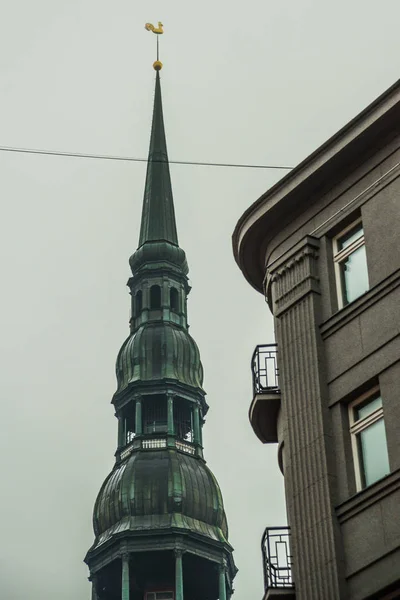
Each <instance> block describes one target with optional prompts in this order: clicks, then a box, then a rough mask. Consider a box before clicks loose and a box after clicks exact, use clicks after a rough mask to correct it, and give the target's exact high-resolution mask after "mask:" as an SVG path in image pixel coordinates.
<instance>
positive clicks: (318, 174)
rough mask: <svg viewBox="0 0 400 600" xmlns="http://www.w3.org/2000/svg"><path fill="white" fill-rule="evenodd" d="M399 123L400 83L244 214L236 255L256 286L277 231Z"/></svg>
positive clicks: (237, 232) (236, 235)
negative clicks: (265, 249) (267, 243)
mask: <svg viewBox="0 0 400 600" xmlns="http://www.w3.org/2000/svg"><path fill="white" fill-rule="evenodd" d="M399 124H400V80H399V81H397V82H396V83H395V84H394V85H393V86H392V87H391V88H389V89H388V90H387V91H386V92H384V93H383V94H382V95H381V96H380V97H379V98H377V99H376V100H375V101H374V102H372V104H370V105H369V106H368V107H367V108H366V109H365V110H364V111H362V112H361V113H360V114H359V115H357V116H356V117H355V118H354V119H353V120H352V121H350V122H349V123H348V124H347V125H346V126H345V127H343V128H342V129H341V130H340V131H338V132H337V133H336V134H335V135H334V136H332V137H331V138H330V139H329V140H328V141H327V142H325V143H324V144H323V145H322V146H320V147H319V148H318V149H317V150H316V151H315V152H313V153H312V154H311V155H310V156H309V157H307V158H306V159H305V160H304V161H303V162H301V163H300V164H299V165H298V166H297V167H296V168H294V169H293V170H292V171H291V172H290V173H288V174H287V175H286V176H285V177H283V178H282V179H281V180H280V181H278V183H277V184H275V185H274V186H272V187H271V188H270V189H269V190H268V191H267V192H265V194H263V195H262V196H261V197H260V198H259V199H258V200H257V201H256V202H254V203H253V204H252V205H251V206H250V207H249V208H248V209H247V210H246V211H245V212H244V213H243V215H242V216H241V217H240V219H239V221H238V223H237V225H236V227H235V230H234V232H233V235H232V245H233V253H234V256H235V260H236V262H237V264H238V265H239V267H240V269H241V270H242V272H243V274H244V276H245V277H246V279H247V280H248V282H249V283H250V284H251V285H252V286H253V287H255V288H256V289H257V290H258V291H259V292H262V279H263V276H264V273H263V269H264V265H263V256H262V252H260V249H261V246H262V245H263V243H264V244H265V240H268V239H270V238H272V237H273V235H274V231H275V230H276V228H277V226H279V224H281V223H282V221H283V220H285V219H287V215H290V213H291V212H292V211H293V210H298V209H299V205H301V204H302V203H307V202H309V198H310V196H311V195H312V193H315V191H316V190H318V189H322V188H323V186H324V185H326V182H327V181H329V180H333V179H334V178H335V177H337V175H338V174H339V173H340V172H342V171H344V170H346V169H347V170H348V169H349V165H351V164H354V163H355V162H356V161H358V162H359V160H360V156H363V155H365V154H366V153H368V151H372V150H373V149H374V148H376V147H377V146H378V143H379V140H382V139H385V138H386V137H387V136H388V135H392V136H394V135H395V134H396V130H397V131H398V130H399V127H400V125H399Z"/></svg>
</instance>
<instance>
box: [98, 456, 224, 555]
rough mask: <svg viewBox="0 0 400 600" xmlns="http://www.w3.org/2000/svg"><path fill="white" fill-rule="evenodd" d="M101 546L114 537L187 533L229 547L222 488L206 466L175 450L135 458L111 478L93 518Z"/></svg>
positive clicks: (111, 474) (123, 464)
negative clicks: (132, 534) (154, 533)
mask: <svg viewBox="0 0 400 600" xmlns="http://www.w3.org/2000/svg"><path fill="white" fill-rule="evenodd" d="M93 525H94V531H95V535H96V541H95V547H98V546H100V545H101V544H103V543H104V542H106V541H107V540H109V539H110V538H111V537H113V536H121V535H126V534H127V533H129V532H135V533H139V532H144V531H145V532H148V530H149V529H150V528H151V529H152V530H155V531H156V530H164V531H165V530H170V529H171V528H173V529H174V530H182V532H189V533H190V534H200V535H201V536H206V537H207V538H210V539H211V540H215V541H218V542H227V538H228V526H227V521H226V517H225V512H224V507H223V501H222V495H221V492H220V489H219V486H218V483H217V481H216V479H215V477H214V475H213V474H212V473H211V471H210V469H209V468H208V467H207V466H206V464H205V463H204V462H203V461H197V460H195V459H193V457H192V456H190V455H186V454H184V453H182V452H176V451H174V450H167V449H166V450H158V451H147V452H137V453H133V454H132V455H131V456H130V457H129V459H128V460H127V461H125V462H123V463H121V464H119V465H117V466H116V467H115V468H114V469H113V471H112V472H111V473H110V475H109V476H108V477H107V478H106V480H105V482H104V484H103V486H102V488H101V490H100V493H99V495H98V497H97V500H96V504H95V507H94V514H93Z"/></svg>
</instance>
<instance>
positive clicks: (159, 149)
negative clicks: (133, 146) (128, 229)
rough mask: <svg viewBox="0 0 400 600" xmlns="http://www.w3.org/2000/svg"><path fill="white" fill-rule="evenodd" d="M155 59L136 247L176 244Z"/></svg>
mask: <svg viewBox="0 0 400 600" xmlns="http://www.w3.org/2000/svg"><path fill="white" fill-rule="evenodd" d="M161 66H162V65H161V63H160V62H159V61H156V62H155V63H154V68H155V70H156V73H157V74H156V85H155V95H154V109H153V123H152V128H151V137H150V148H149V158H148V163H147V175H146V185H145V189H144V198H143V208H142V221H141V226H140V236H139V246H142V245H143V244H145V243H146V242H154V241H161V240H163V241H167V242H170V243H171V244H174V245H176V246H177V245H178V235H177V231H176V222H175V210H174V201H173V196H172V186H171V176H170V172H169V163H168V153H167V142H166V139H165V129H164V117H163V109H162V99H161V84H160V69H161Z"/></svg>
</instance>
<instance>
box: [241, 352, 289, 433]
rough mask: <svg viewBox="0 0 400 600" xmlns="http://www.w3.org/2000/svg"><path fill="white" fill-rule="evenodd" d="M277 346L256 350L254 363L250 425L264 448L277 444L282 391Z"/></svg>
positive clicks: (252, 362)
mask: <svg viewBox="0 0 400 600" xmlns="http://www.w3.org/2000/svg"><path fill="white" fill-rule="evenodd" d="M277 356H278V346H277V344H263V345H260V346H256V349H255V350H254V353H253V356H252V359H251V371H252V376H253V400H252V402H251V405H250V409H249V419H250V424H251V426H252V428H253V431H254V433H255V434H256V436H257V437H258V439H259V440H261V441H262V442H263V444H271V443H274V442H277V441H278V415H279V410H280V406H281V390H280V387H279V380H278V362H277Z"/></svg>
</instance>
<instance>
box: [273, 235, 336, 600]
mask: <svg viewBox="0 0 400 600" xmlns="http://www.w3.org/2000/svg"><path fill="white" fill-rule="evenodd" d="M267 285H268V286H269V288H270V289H269V292H270V297H271V298H272V305H273V311H274V316H275V318H276V319H277V327H276V335H277V341H278V345H279V357H280V360H279V369H280V374H281V377H280V381H281V387H282V411H283V419H284V422H285V425H284V444H285V459H286V465H285V490H286V499H287V510H288V520H289V524H290V525H291V528H292V540H293V542H292V545H293V548H292V550H293V557H294V577H295V584H296V598H297V599H298V600H321V599H322V598H323V599H324V600H339V599H341V598H344V597H345V595H344V594H345V592H344V584H345V580H344V576H343V569H342V560H343V554H342V552H341V549H340V537H339V530H338V524H337V522H336V516H335V512H334V503H335V499H334V488H335V480H336V475H335V469H334V447H333V439H332V436H331V424H330V414H329V408H328V401H327V385H326V381H325V371H324V356H323V348H322V340H321V338H320V333H319V324H320V291H319V279H318V240H316V239H314V238H311V237H306V238H305V239H304V240H303V241H302V242H301V243H299V244H298V245H297V246H296V247H294V248H293V249H292V251H291V252H290V253H287V254H286V255H284V256H283V257H281V258H280V259H279V260H278V261H276V262H275V263H273V264H272V265H269V269H268V278H267ZM296 573H298V574H299V576H298V577H296Z"/></svg>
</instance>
